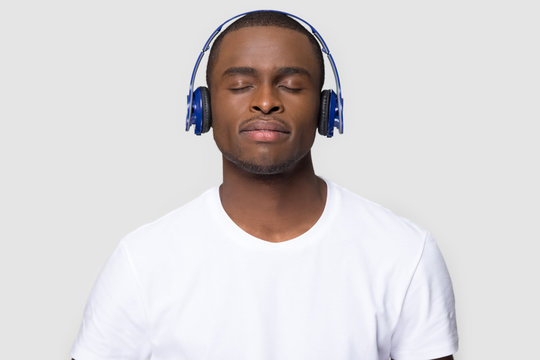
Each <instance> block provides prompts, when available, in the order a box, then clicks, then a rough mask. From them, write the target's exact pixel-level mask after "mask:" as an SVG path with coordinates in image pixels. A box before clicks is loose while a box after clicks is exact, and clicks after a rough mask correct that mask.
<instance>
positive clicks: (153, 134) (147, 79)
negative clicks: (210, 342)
mask: <svg viewBox="0 0 540 360" xmlns="http://www.w3.org/2000/svg"><path fill="white" fill-rule="evenodd" d="M261 8H262V9H280V10H284V11H288V12H291V13H293V14H295V15H298V16H300V17H302V18H304V19H306V20H308V21H309V22H310V23H311V24H312V25H313V26H315V28H316V29H317V30H319V32H320V33H321V34H322V36H323V37H324V39H325V40H326V42H327V44H328V46H329V48H330V50H331V51H332V53H333V56H334V59H335V61H336V64H337V67H338V70H339V72H340V76H341V83H342V90H343V96H344V99H345V108H344V114H345V134H343V135H337V136H335V137H334V138H332V139H326V138H323V137H320V136H318V138H317V140H316V143H315V146H314V149H313V155H314V162H315V167H316V171H317V173H319V174H320V175H322V176H324V177H327V178H329V179H331V180H333V181H335V182H337V183H339V184H341V185H343V186H345V187H347V188H349V189H351V190H353V191H354V192H356V193H358V194H360V195H362V196H364V197H366V198H368V199H370V200H373V201H375V202H378V203H380V204H382V205H383V206H385V207H387V208H390V209H391V210H393V211H394V212H396V213H397V214H399V215H401V216H405V217H407V218H409V219H411V220H413V221H414V222H416V223H418V224H419V225H421V226H422V227H424V228H426V229H428V230H429V231H431V232H432V233H433V234H434V236H435V238H436V239H437V241H438V243H439V246H440V248H441V250H442V252H443V254H444V256H445V259H446V262H447V265H448V268H449V271H450V273H451V276H452V279H453V283H454V289H455V293H456V301H457V316H458V326H459V333H460V340H461V341H460V350H459V352H458V353H457V355H456V359H460V360H466V359H506V360H507V359H525V358H533V357H534V356H536V355H535V351H536V348H535V346H534V344H535V343H536V341H537V338H538V335H539V333H538V322H539V320H540V319H539V310H538V304H540V295H539V286H538V283H539V281H538V277H539V276H538V275H539V274H540V268H539V265H538V263H537V256H538V253H539V246H538V243H539V242H540V231H539V217H540V216H539V215H540V212H539V210H538V208H539V205H538V204H539V201H540V192H539V190H538V185H539V183H540V174H539V159H538V158H539V156H538V155H539V154H540V145H539V141H538V137H539V128H540V126H539V122H540V110H539V99H540V85H539V84H540V72H539V64H540V51H539V44H540V40H539V37H540V36H539V34H540V25H539V23H540V22H539V20H538V19H539V18H540V16H539V15H540V12H539V9H538V5H537V2H535V1H497V0H495V1H475V0H471V1H435V0H430V1H400V2H397V1H396V2H388V1H378V2H375V1H373V2H364V1H359V2H358V1H344V0H334V1H330V2H329V1H321V2H315V1H297V2H293V1H290V0H287V1H285V0H276V1H273V2H265V1H244V0H242V1H239V0H231V1H223V2H205V1H196V2H190V3H189V4H187V3H186V2H181V1H144V2H143V1H115V0H109V1H102V0H98V1H56V0H55V1H2V2H1V4H0V54H1V55H0V120H1V122H0V160H1V162H0V166H1V167H0V171H1V176H0V182H1V186H0V221H1V223H0V224H1V226H0V241H1V245H0V246H1V247H0V280H1V282H0V286H1V288H0V289H1V296H0V304H1V306H0V352H1V354H2V355H1V356H2V358H5V359H29V358H34V359H36V358H39V359H68V358H69V350H70V347H71V344H72V342H73V341H74V339H75V336H76V334H77V331H78V328H79V325H80V322H81V317H82V311H83V307H84V304H85V302H86V299H87V297H88V295H89V292H90V290H91V288H92V285H93V283H94V280H95V279H96V277H97V275H98V273H99V271H100V269H101V267H102V266H103V264H104V263H105V261H106V260H107V258H108V256H109V255H110V254H111V252H112V250H113V248H114V247H115V246H116V244H117V243H118V241H119V240H120V239H121V238H122V237H123V236H124V235H126V234H127V233H128V232H130V231H132V230H134V229H136V228H137V227H139V226H141V225H143V224H145V223H147V222H150V221H152V220H154V219H156V218H158V217H160V216H161V215H163V214H165V213H167V212H169V211H171V210H173V209H174V208H176V207H178V206H181V205H182V204H183V203H185V202H187V201H189V200H190V199H193V198H194V197H196V196H197V195H198V194H200V193H201V192H202V191H204V190H205V189H207V188H209V187H211V186H214V185H217V184H219V183H220V181H221V158H220V154H219V152H218V150H217V148H216V146H215V145H214V143H213V139H212V136H211V134H207V135H206V136H201V137H197V136H195V135H193V133H185V132H184V120H185V109H186V100H185V99H186V95H187V90H188V84H189V78H190V76H191V71H192V69H193V65H194V63H195V59H196V57H197V55H198V53H199V51H200V50H201V48H202V46H203V44H204V42H205V41H206V39H207V38H208V36H209V35H210V33H211V32H212V31H213V30H214V29H215V28H216V27H217V26H218V25H219V24H220V23H221V22H223V21H225V20H226V19H228V18H229V17H232V16H234V15H236V14H238V13H241V12H244V11H248V10H255V9H261ZM327 69H328V68H327ZM203 74H204V67H203V68H202V70H201V71H200V72H199V76H198V77H197V79H198V82H199V83H201V84H203V83H204V81H203V80H204V75H203ZM328 80H329V81H327V83H326V85H325V88H332V87H333V79H332V77H330V78H329V79H328Z"/></svg>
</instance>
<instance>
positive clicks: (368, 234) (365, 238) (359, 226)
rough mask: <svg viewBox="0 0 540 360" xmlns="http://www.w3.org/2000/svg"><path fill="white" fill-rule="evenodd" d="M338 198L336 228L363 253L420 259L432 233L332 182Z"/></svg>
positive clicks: (333, 193)
mask: <svg viewBox="0 0 540 360" xmlns="http://www.w3.org/2000/svg"><path fill="white" fill-rule="evenodd" d="M329 186H330V188H331V191H332V195H333V196H334V197H335V198H336V201H335V202H336V208H337V211H336V212H337V214H338V216H337V217H336V218H335V224H336V226H335V229H336V231H338V233H345V234H346V237H348V238H350V239H352V240H354V242H355V243H356V244H358V246H361V248H362V249H363V250H366V249H369V251H370V253H373V252H376V251H380V252H381V253H384V256H385V257H386V258H391V257H392V256H391V255H395V257H396V258H398V257H399V258H403V257H407V258H409V260H412V261H415V260H418V258H419V256H420V255H421V253H422V251H423V248H424V245H425V243H426V240H427V239H428V238H429V233H428V232H427V231H426V230H425V229H424V228H422V227H421V226H419V225H417V224H416V223H414V222H413V221H411V220H409V219H408V218H406V217H403V216H400V215H397V214H396V213H394V212H393V211H392V210H390V209H388V208H386V207H384V206H382V205H380V204H378V203H375V202H373V201H371V200H368V199H366V198H364V197H362V196H360V195H358V194H355V193H353V192H351V191H350V190H347V189H345V188H343V187H341V186H339V185H337V184H335V183H331V182H329Z"/></svg>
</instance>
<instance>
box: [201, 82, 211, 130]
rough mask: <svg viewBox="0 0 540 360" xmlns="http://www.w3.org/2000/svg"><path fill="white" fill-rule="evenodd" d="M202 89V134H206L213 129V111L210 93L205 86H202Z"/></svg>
mask: <svg viewBox="0 0 540 360" xmlns="http://www.w3.org/2000/svg"><path fill="white" fill-rule="evenodd" d="M200 89H201V103H202V106H201V108H202V124H201V125H202V126H201V133H206V132H208V131H209V130H210V128H211V127H212V110H211V106H210V91H209V90H208V88H207V87H205V86H201V87H200Z"/></svg>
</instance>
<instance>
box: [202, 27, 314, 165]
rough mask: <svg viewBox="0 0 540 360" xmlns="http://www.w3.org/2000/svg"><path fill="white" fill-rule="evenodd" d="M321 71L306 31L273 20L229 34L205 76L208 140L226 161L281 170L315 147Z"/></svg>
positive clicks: (294, 163)
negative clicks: (208, 98) (271, 23)
mask: <svg viewBox="0 0 540 360" xmlns="http://www.w3.org/2000/svg"><path fill="white" fill-rule="evenodd" d="M320 76H321V74H320V70H319V65H318V62H317V60H316V58H315V55H314V53H313V48H312V47H311V44H310V43H309V41H308V39H307V38H306V36H305V35H303V34H301V33H299V32H297V31H294V30H290V29H283V28H279V27H273V26H256V27H246V28H242V29H239V30H235V31H232V32H230V33H228V34H227V35H226V36H225V37H224V38H223V41H222V43H221V47H220V50H219V54H218V58H217V61H216V63H215V66H214V69H213V71H212V73H211V74H210V80H211V81H210V94H211V104H212V127H213V133H214V139H215V141H216V144H217V146H218V148H219V149H220V150H221V152H222V153H223V156H224V158H225V160H226V161H230V162H232V163H234V164H236V165H237V166H239V167H240V168H242V169H244V170H246V171H249V172H252V173H257V174H275V173H280V172H284V171H287V170H289V169H292V168H294V166H295V165H296V164H297V163H298V162H299V161H300V160H301V159H303V158H304V157H305V156H306V155H307V154H308V153H309V151H310V149H311V146H312V145H313V141H314V137H315V131H316V129H317V118H318V114H319V102H320V87H319V84H320Z"/></svg>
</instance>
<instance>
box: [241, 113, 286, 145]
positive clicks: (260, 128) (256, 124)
mask: <svg viewBox="0 0 540 360" xmlns="http://www.w3.org/2000/svg"><path fill="white" fill-rule="evenodd" d="M290 133H291V132H290V130H289V129H288V127H287V126H286V125H285V124H284V123H283V122H281V121H279V120H275V119H259V118H257V119H252V120H248V121H247V122H246V123H245V124H243V125H241V127H240V134H241V135H243V136H247V137H248V138H250V139H252V140H254V141H257V142H275V141H280V140H282V139H284V138H286V137H288V136H289V134H290Z"/></svg>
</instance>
